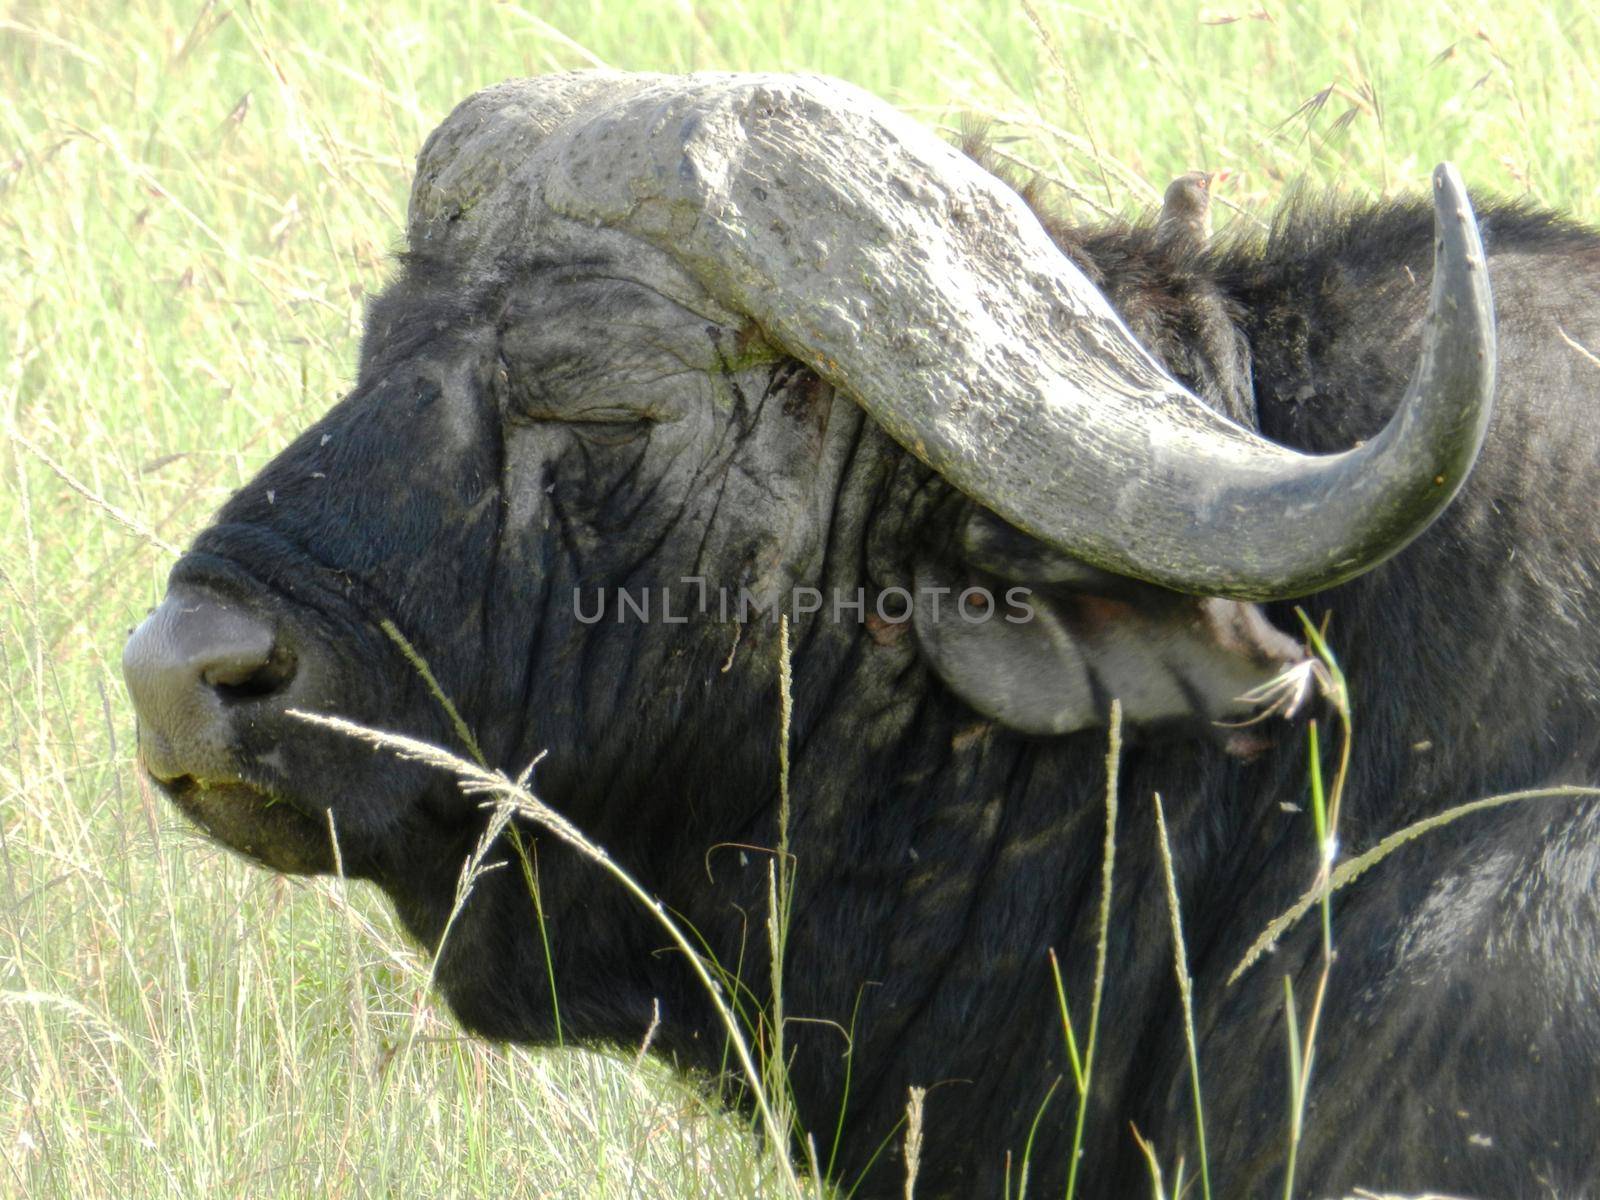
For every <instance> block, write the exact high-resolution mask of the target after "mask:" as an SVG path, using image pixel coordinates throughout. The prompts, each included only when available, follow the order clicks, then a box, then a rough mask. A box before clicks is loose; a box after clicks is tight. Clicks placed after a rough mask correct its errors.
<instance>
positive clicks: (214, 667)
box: [122, 589, 298, 779]
mask: <svg viewBox="0 0 1600 1200" xmlns="http://www.w3.org/2000/svg"><path fill="white" fill-rule="evenodd" d="M297 668H298V661H297V659H296V656H295V654H294V652H293V650H292V649H291V648H290V647H289V646H287V645H286V644H285V643H284V641H283V639H282V637H281V636H280V631H279V629H278V628H277V627H276V623H275V622H272V621H270V620H266V619H264V618H262V617H261V616H258V615H256V614H255V613H253V612H251V611H250V610H248V609H246V608H243V607H241V606H239V605H237V604H234V603H231V602H229V601H227V600H225V599H222V598H219V597H214V596H209V595H206V594H204V593H200V592H196V591H192V590H187V589H175V590H174V591H173V592H171V593H169V594H168V596H167V598H166V600H164V601H163V602H162V603H161V606H160V607H159V608H158V609H156V611H155V612H153V613H151V614H150V616H149V617H148V618H146V619H145V621H144V623H143V624H141V625H140V626H139V628H138V629H136V630H134V632H133V636H132V637H130V638H129V639H128V644H127V646H126V647H125V648H124V649H123V652H122V670H123V675H124V676H125V677H126V679H127V681H128V692H129V694H130V696H131V697H132V699H133V707H134V711H135V712H137V713H138V715H139V753H140V757H141V759H142V760H143V761H144V764H145V766H146V768H148V769H149V771H150V773H151V774H153V775H155V776H156V777H157V778H158V779H175V778H178V777H180V776H184V775H194V776H201V777H206V778H227V777H229V776H230V775H232V774H234V773H235V772H236V770H237V762H236V757H235V754H236V750H235V744H234V743H235V738H236V736H237V732H238V730H237V726H236V725H235V724H234V722H233V721H232V720H231V719H230V718H229V716H228V713H229V710H230V709H232V708H233V707H235V706H236V705H240V704H244V703H246V702H253V703H259V702H261V701H263V700H266V699H267V698H269V697H274V696H281V695H282V694H283V693H284V692H285V691H287V690H288V689H289V688H290V686H291V685H292V683H293V681H294V679H295V673H296V670H297Z"/></svg>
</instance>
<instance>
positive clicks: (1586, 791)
mask: <svg viewBox="0 0 1600 1200" xmlns="http://www.w3.org/2000/svg"><path fill="white" fill-rule="evenodd" d="M1582 799H1591V800H1592V799H1600V788H1592V787H1577V786H1575V785H1568V786H1562V787H1551V788H1530V789H1529V790H1527V791H1522V792H1506V793H1505V794H1504V795H1500V796H1488V797H1486V798H1484V799H1482V800H1473V801H1471V802H1469V803H1467V804H1460V805H1457V806H1456V807H1455V808H1449V809H1446V810H1445V811H1444V812H1441V813H1435V814H1433V816H1431V817H1425V818H1423V819H1422V820H1420V821H1416V822H1414V823H1412V824H1410V825H1407V826H1406V827H1405V828H1404V829H1401V830H1397V831H1396V832H1394V833H1391V834H1390V835H1389V836H1388V837H1386V838H1384V839H1382V840H1381V841H1380V842H1378V844H1377V845H1375V846H1373V847H1372V849H1370V850H1367V851H1365V852H1364V853H1362V854H1358V855H1356V856H1355V857H1354V858H1347V859H1345V861H1344V862H1342V863H1340V864H1339V865H1338V866H1337V867H1335V868H1334V869H1333V871H1332V872H1330V873H1329V874H1328V876H1327V879H1326V881H1325V882H1324V883H1323V884H1321V885H1320V886H1317V887H1313V888H1312V889H1311V890H1310V891H1308V892H1306V893H1305V895H1303V896H1301V897H1300V899H1298V900H1296V901H1295V902H1294V904H1292V905H1291V906H1290V907H1289V908H1288V910H1287V911H1285V912H1284V913H1283V914H1282V915H1280V916H1278V917H1277V918H1275V919H1274V920H1273V921H1272V922H1271V923H1270V924H1268V925H1267V927H1266V928H1265V929H1263V930H1262V931H1261V936H1260V937H1258V938H1256V940H1255V941H1254V942H1252V943H1251V944H1250V949H1249V950H1247V951H1245V955H1244V957H1243V958H1241V959H1240V960H1239V965H1238V966H1236V967H1234V969H1233V971H1232V973H1230V974H1229V976H1228V983H1229V985H1232V984H1234V983H1236V982H1237V981H1238V980H1239V978H1240V977H1241V976H1242V975H1244V973H1245V972H1246V971H1248V970H1249V969H1250V968H1251V967H1253V966H1255V964H1256V963H1257V962H1258V961H1260V959H1261V956H1262V955H1264V954H1266V953H1268V952H1269V951H1270V950H1272V949H1273V947H1275V946H1276V945H1277V943H1278V939H1279V938H1281V937H1282V936H1283V935H1284V934H1285V933H1286V932H1287V931H1288V930H1289V928H1290V927H1291V926H1293V925H1294V924H1295V922H1297V921H1299V920H1300V918H1301V917H1303V916H1305V915H1306V913H1308V912H1310V911H1311V909H1312V908H1313V907H1315V906H1316V905H1317V904H1319V903H1320V902H1321V901H1322V900H1323V898H1324V897H1326V896H1329V895H1332V894H1333V893H1334V892H1337V891H1338V890H1339V889H1340V888H1343V887H1348V886H1349V885H1350V884H1352V883H1354V882H1355V881H1356V880H1357V879H1359V878H1361V876H1363V875H1365V874H1366V873H1367V872H1368V871H1369V870H1371V869H1372V868H1373V867H1375V866H1377V865H1378V864H1379V863H1380V862H1382V861H1383V860H1384V859H1385V858H1387V857H1389V855H1390V854H1392V853H1394V851H1396V850H1397V849H1399V848H1400V847H1401V846H1403V845H1405V844H1406V843H1407V842H1410V841H1415V840H1416V839H1417V838H1419V837H1421V836H1422V835H1423V834H1425V833H1429V832H1431V831H1433V830H1435V829H1442V828H1443V827H1444V826H1446V825H1450V824H1453V823H1454V822H1456V821H1459V820H1460V819H1461V818H1462V817H1470V816H1471V815H1472V814H1473V813H1479V812H1485V811H1487V810H1488V809H1492V808H1500V807H1502V806H1504V805H1507V804H1518V803H1521V802H1523V801H1525V800H1582Z"/></svg>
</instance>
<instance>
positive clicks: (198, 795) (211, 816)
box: [157, 776, 335, 875]
mask: <svg viewBox="0 0 1600 1200" xmlns="http://www.w3.org/2000/svg"><path fill="white" fill-rule="evenodd" d="M157 783H158V785H159V786H160V788H161V790H162V791H164V792H165V793H166V794H167V796H168V797H169V798H170V799H171V800H172V802H173V803H174V804H176V805H177V806H178V807H179V808H180V809H182V810H183V813H184V815H185V816H187V817H188V818H189V819H190V820H191V821H193V822H194V823H195V824H197V825H199V826H200V828H201V829H203V830H205V831H206V833H208V834H210V835H211V836H212V837H213V838H215V839H216V840H217V841H219V842H221V843H222V844H223V845H225V846H227V847H228V848H229V849H230V850H236V851H238V852H239V853H240V854H243V855H246V856H247V857H249V858H253V859H255V860H256V861H257V862H260V863H264V864H265V865H267V866H269V867H271V868H272V869H273V870H275V871H282V872H285V873H286V874H291V875H318V874H325V873H327V872H330V871H332V870H334V867H335V864H334V861H333V853H332V849H331V847H330V845H329V842H328V828H327V826H326V825H324V824H322V823H321V822H319V821H317V820H315V819H314V818H312V817H309V816H307V815H306V814H305V813H303V812H301V811H300V810H299V809H297V808H295V807H294V806H293V805H292V804H289V803H288V802H287V801H284V800H282V799H279V798H278V797H276V796H273V795H271V794H269V793H267V792H264V791H262V790H261V789H260V788H256V787H252V786H251V785H250V784H248V783H201V782H199V781H198V780H196V779H193V778H190V777H188V776H185V777H183V778H181V779H174V780H171V781H161V780H158V781H157Z"/></svg>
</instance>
